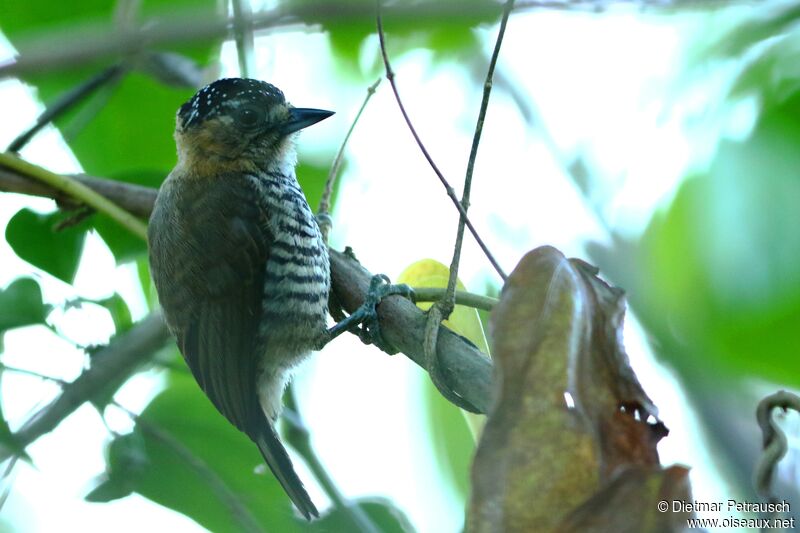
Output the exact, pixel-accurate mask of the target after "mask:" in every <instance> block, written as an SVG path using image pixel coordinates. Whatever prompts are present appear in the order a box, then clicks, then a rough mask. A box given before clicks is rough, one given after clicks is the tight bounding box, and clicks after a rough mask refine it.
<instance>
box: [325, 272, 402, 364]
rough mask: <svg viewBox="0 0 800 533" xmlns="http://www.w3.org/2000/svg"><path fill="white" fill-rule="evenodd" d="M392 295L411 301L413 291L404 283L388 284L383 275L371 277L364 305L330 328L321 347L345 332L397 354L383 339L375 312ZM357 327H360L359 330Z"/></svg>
mask: <svg viewBox="0 0 800 533" xmlns="http://www.w3.org/2000/svg"><path fill="white" fill-rule="evenodd" d="M394 295H399V296H405V297H406V298H409V299H413V295H414V290H413V289H412V288H411V287H409V286H408V285H406V284H404V283H401V284H392V283H390V281H389V278H388V277H387V276H385V275H383V274H376V275H375V276H372V280H370V283H369V290H368V291H367V295H366V297H365V299H364V303H363V304H361V306H360V307H359V308H358V309H356V310H355V311H353V312H352V313H351V314H350V316H348V317H347V318H345V319H344V320H342V321H341V322H339V323H338V324H336V325H335V326H333V327H332V328H330V329H329V330H328V331H327V335H326V336H325V339H323V342H322V343H321V345H322V346H324V345H325V344H327V343H328V342H330V341H332V340H333V339H335V338H336V337H338V336H339V335H341V334H342V333H344V332H345V331H352V332H354V333H357V334H358V336H359V338H360V339H361V341H362V342H364V343H365V344H374V345H375V346H377V347H378V348H380V349H381V350H383V351H384V352H386V353H388V354H390V355H391V354H395V353H397V349H396V348H395V347H394V346H392V345H391V344H390V343H389V342H388V341H387V340H386V339H384V337H383V335H382V334H381V328H380V323H379V322H378V310H377V307H378V304H379V303H380V302H381V300H383V299H384V298H386V297H387V296H394ZM358 326H361V327H360V328H359V327H358ZM322 346H320V347H319V348H321V347H322Z"/></svg>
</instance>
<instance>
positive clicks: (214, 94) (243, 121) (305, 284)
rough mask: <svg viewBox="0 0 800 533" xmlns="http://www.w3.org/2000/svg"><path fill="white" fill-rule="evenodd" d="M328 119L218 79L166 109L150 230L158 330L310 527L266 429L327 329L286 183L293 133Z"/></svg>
mask: <svg viewBox="0 0 800 533" xmlns="http://www.w3.org/2000/svg"><path fill="white" fill-rule="evenodd" d="M332 114H333V112H331V111H323V110H319V109H304V108H296V107H292V106H291V105H289V104H288V103H287V102H286V99H285V98H284V96H283V93H282V92H281V91H280V90H279V89H278V88H277V87H275V86H273V85H270V84H269V83H265V82H263V81H259V80H252V79H239V78H231V79H222V80H218V81H215V82H214V83H212V84H210V85H208V86H206V87H204V88H203V89H201V90H200V91H199V92H198V93H197V94H195V95H194V96H193V97H192V98H191V99H190V100H189V101H188V102H186V103H185V104H183V105H182V106H181V108H180V109H179V110H178V114H177V121H176V122H177V125H176V128H175V141H176V144H177V148H178V164H177V166H176V167H175V168H174V169H173V170H172V172H171V173H170V175H169V176H168V177H167V179H166V180H165V181H164V184H163V185H162V186H161V189H160V190H159V193H158V198H157V199H156V203H155V207H154V209H153V214H152V216H151V218H150V226H149V232H148V236H149V247H150V270H151V273H152V275H153V280H154V282H155V286H156V289H157V291H158V297H159V300H160V302H161V306H162V308H163V312H164V316H165V318H166V321H167V324H168V326H169V328H170V330H171V331H172V333H173V334H174V335H175V337H176V338H177V341H178V347H179V349H180V351H181V353H182V354H183V357H184V358H185V359H186V362H187V364H188V366H189V368H190V369H191V371H192V374H193V375H194V377H195V379H196V380H197V382H198V383H199V385H200V387H201V388H202V389H203V391H205V393H206V395H207V396H208V397H209V399H210V400H211V402H212V403H213V404H214V406H215V407H216V408H217V409H218V410H219V412H220V413H222V414H223V415H224V416H225V417H226V418H227V419H228V420H229V421H230V422H231V423H232V424H233V425H234V426H236V427H237V428H238V429H239V430H241V431H243V432H244V433H246V434H247V436H248V437H250V439H252V440H253V442H255V443H256V445H257V446H258V449H259V450H260V451H261V454H262V455H263V456H264V459H265V460H266V462H267V465H269V467H270V469H271V470H272V472H273V473H274V475H275V477H276V478H277V479H278V481H279V482H280V484H281V485H282V486H283V488H284V490H285V491H286V493H287V494H288V495H289V497H290V498H291V500H292V502H294V504H295V506H296V507H297V508H298V510H299V511H300V512H301V513H302V514H303V516H305V517H306V518H307V519H310V518H311V516H319V513H318V512H317V509H316V507H315V506H314V504H313V502H312V501H311V499H310V498H309V496H308V493H307V492H306V490H305V488H303V484H302V482H301V481H300V478H299V477H298V476H297V474H296V473H295V471H294V468H293V467H292V463H291V460H290V459H289V456H288V455H287V453H286V450H285V449H284V447H283V445H282V444H281V442H280V440H279V437H278V433H277V431H276V429H275V423H276V420H277V418H278V416H279V414H280V411H281V406H282V405H281V396H282V394H283V391H284V388H285V385H286V382H287V379H288V373H289V370H290V369H291V368H292V367H293V366H295V365H296V364H297V363H298V362H299V361H300V360H302V359H303V358H305V357H306V356H307V355H308V354H309V353H310V352H311V351H312V350H313V349H314V348H315V347H316V346H318V345H319V341H320V338H321V336H323V334H324V333H325V331H326V329H325V328H326V319H327V312H328V292H329V289H330V268H329V258H328V250H327V247H326V245H325V242H324V241H323V239H322V235H321V233H320V230H319V226H318V225H317V221H316V219H315V217H314V214H313V213H312V211H311V209H310V208H309V205H308V202H307V201H306V198H305V196H304V194H303V191H302V190H301V189H300V186H299V184H298V182H297V178H296V177H295V165H296V163H297V156H296V152H295V137H296V133H297V132H298V131H299V130H301V129H302V128H305V127H306V126H310V125H312V124H315V123H316V122H319V121H320V120H323V119H325V118H327V117H329V116H331V115H332Z"/></svg>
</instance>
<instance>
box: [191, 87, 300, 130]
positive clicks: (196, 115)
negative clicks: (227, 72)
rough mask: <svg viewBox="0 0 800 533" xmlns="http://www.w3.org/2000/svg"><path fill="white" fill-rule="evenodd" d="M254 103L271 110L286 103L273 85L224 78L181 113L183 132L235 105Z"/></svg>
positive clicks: (194, 98)
mask: <svg viewBox="0 0 800 533" xmlns="http://www.w3.org/2000/svg"><path fill="white" fill-rule="evenodd" d="M243 102H252V103H254V104H256V105H258V106H259V107H263V108H269V107H271V106H274V105H281V104H285V103H286V99H285V98H284V96H283V92H281V90H280V89H278V88H277V87H275V86H274V85H272V84H269V83H267V82H265V81H261V80H253V79H249V78H224V79H221V80H217V81H215V82H213V83H210V84H208V85H206V86H205V87H203V88H202V89H200V90H199V91H197V94H195V95H194V96H192V98H191V99H190V100H189V101H188V102H186V103H185V104H183V105H182V106H181V108H180V109H179V110H178V117H180V119H181V124H182V125H183V127H184V128H188V127H190V126H196V125H198V124H200V123H202V122H203V121H204V120H208V119H209V118H212V117H214V116H217V115H220V114H223V113H225V112H227V111H228V110H229V109H230V107H231V106H232V105H233V104H234V103H236V104H237V105H239V104H241V103H243Z"/></svg>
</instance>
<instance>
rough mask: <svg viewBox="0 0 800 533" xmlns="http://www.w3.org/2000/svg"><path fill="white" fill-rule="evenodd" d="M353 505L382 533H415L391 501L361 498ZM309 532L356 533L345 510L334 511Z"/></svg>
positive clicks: (309, 529) (312, 525)
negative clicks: (339, 532) (341, 532)
mask: <svg viewBox="0 0 800 533" xmlns="http://www.w3.org/2000/svg"><path fill="white" fill-rule="evenodd" d="M353 505H357V506H358V507H360V508H361V509H362V510H363V511H364V513H365V514H366V515H367V516H368V517H369V519H370V520H371V521H372V523H373V524H374V525H375V526H376V527H377V529H378V531H380V532H381V533H413V531H414V527H413V526H412V525H411V522H409V520H408V518H407V517H406V516H405V515H404V514H403V513H402V512H401V511H400V510H398V509H397V508H396V507H395V506H394V505H393V504H392V503H391V502H390V501H388V500H386V499H383V498H361V499H359V500H357V501H355V502H353ZM308 531H312V532H319V533H323V532H325V533H329V532H338V531H355V529H354V526H353V521H352V519H351V518H350V516H349V515H348V513H347V512H345V511H344V510H343V509H333V510H332V511H331V512H329V513H326V514H325V515H324V516H322V518H320V519H319V520H315V521H314V522H312V523H311V524H310V525H309V528H308Z"/></svg>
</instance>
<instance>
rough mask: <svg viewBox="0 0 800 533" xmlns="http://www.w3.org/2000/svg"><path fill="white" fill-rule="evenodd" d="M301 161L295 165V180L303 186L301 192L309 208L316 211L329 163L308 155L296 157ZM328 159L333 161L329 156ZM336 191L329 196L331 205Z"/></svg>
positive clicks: (326, 177)
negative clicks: (318, 160) (315, 159)
mask: <svg viewBox="0 0 800 533" xmlns="http://www.w3.org/2000/svg"><path fill="white" fill-rule="evenodd" d="M298 159H299V160H300V161H301V162H300V163H298V165H297V180H298V181H299V182H300V186H301V187H302V188H303V192H304V193H305V195H306V199H307V200H308V205H310V206H311V210H312V211H314V212H315V213H316V212H317V206H318V205H319V200H320V198H322V191H323V190H324V189H325V180H326V179H328V172H329V171H330V165H329V164H328V161H326V162H324V163H323V162H316V161H314V160H313V159H312V158H310V157H302V155H301V156H300V157H299V158H298ZM329 161H333V158H331V159H330V160H329ZM335 200H336V191H335V190H334V194H333V195H332V197H331V207H333V206H334V205H335Z"/></svg>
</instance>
